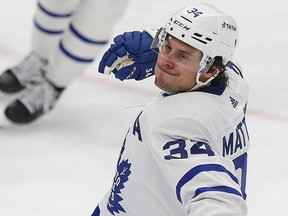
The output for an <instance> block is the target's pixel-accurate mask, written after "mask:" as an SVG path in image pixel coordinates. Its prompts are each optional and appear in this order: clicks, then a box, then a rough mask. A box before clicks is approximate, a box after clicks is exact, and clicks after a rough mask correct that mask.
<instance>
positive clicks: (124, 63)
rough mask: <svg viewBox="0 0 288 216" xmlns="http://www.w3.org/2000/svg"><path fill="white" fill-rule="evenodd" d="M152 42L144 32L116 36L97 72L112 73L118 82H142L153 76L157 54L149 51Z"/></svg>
mask: <svg viewBox="0 0 288 216" xmlns="http://www.w3.org/2000/svg"><path fill="white" fill-rule="evenodd" d="M152 40H153V38H152V37H151V36H150V35H149V34H148V33H147V32H145V31H144V32H139V31H134V32H126V33H124V34H122V35H118V36H116V37H115V38H114V43H113V44H112V45H111V46H110V48H109V49H108V50H107V51H106V52H105V54H104V55H103V57H102V59H101V61H100V64H99V72H100V73H104V74H110V73H111V72H113V73H114V74H115V77H116V78H117V79H120V80H124V79H135V80H142V79H145V78H147V77H149V76H152V75H154V67H155V65H156V61H157V53H156V52H154V51H153V50H151V49H150V45H151V43H152Z"/></svg>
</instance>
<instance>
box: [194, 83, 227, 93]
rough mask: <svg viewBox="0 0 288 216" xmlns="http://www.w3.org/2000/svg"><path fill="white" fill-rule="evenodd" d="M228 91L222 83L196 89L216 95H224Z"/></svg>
mask: <svg viewBox="0 0 288 216" xmlns="http://www.w3.org/2000/svg"><path fill="white" fill-rule="evenodd" d="M225 89H226V85H225V83H224V82H221V83H220V84H219V85H215V86H205V87H203V88H200V89H196V90H195V91H200V92H206V93H210V94H215V95H222V94H223V92H224V91H225Z"/></svg>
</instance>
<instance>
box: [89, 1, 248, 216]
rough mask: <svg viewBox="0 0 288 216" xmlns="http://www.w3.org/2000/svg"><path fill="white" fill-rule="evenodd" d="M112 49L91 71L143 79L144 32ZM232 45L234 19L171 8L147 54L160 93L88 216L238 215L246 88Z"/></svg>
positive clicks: (197, 7)
mask: <svg viewBox="0 0 288 216" xmlns="http://www.w3.org/2000/svg"><path fill="white" fill-rule="evenodd" d="M114 42H115V44H112V46H111V48H110V49H109V50H108V51H107V52H106V53H105V55H104V57H103V58H102V61H101V63H100V67H99V70H100V72H102V73H104V72H105V73H109V71H110V72H111V71H112V72H113V73H115V75H116V77H117V78H120V79H126V78H127V79H129V78H133V77H136V78H137V77H139V76H143V77H145V76H146V74H147V73H148V72H151V70H150V69H151V58H150V57H151V55H152V54H151V55H150V54H148V55H147V53H149V48H148V47H149V46H148V43H149V40H148V39H147V33H146V32H143V33H140V32H130V33H124V34H123V35H119V36H117V37H116V38H115V40H114ZM237 44H238V27H237V25H236V23H235V21H234V19H233V18H232V17H231V16H229V15H226V14H224V13H222V12H220V11H219V10H217V9H216V8H215V7H213V6H210V5H206V4H194V5H188V6H187V7H184V8H182V9H180V10H179V11H178V12H176V13H175V14H173V15H172V16H171V19H170V20H169V22H168V23H167V24H166V26H165V28H162V29H160V30H159V32H158V34H157V35H156V36H155V38H154V42H153V44H152V47H154V48H155V50H156V51H157V50H159V51H158V52H159V54H158V60H157V63H156V66H155V84H156V86H158V87H159V88H160V89H162V90H163V92H161V93H160V94H159V95H158V96H156V97H155V99H154V100H153V101H152V102H151V103H149V104H148V105H147V106H145V107H144V108H143V110H142V111H141V112H140V113H139V115H138V116H137V118H136V119H135V121H134V122H133V123H132V125H131V127H130V129H129V130H128V133H127V135H126V137H125V139H124V143H123V147H122V149H121V152H120V156H119V160H118V163H117V170H116V174H115V178H114V181H113V184H112V187H111V189H110V190H109V191H108V192H107V194H106V195H105V197H104V198H103V200H102V201H101V202H100V204H99V205H98V206H97V207H96V209H95V211H94V212H93V214H92V216H108V215H111V216H112V215H127V216H135V215H137V216H147V215H152V216H168V215H171V216H175V215H177V216H184V215H190V216H198V215H209V216H216V215H217V216H220V215H221V216H244V215H246V214H247V207H246V201H245V200H246V194H245V184H246V169H247V150H248V147H249V136H248V131H247V126H246V119H245V110H246V103H247V94H248V87H247V84H246V83H245V81H244V79H243V75H242V71H241V68H240V67H239V66H238V65H236V64H235V63H233V62H231V57H232V55H233V53H234V51H235V49H236V45H237ZM139 47H140V48H139ZM137 50H138V52H139V53H138V54H137ZM146 51H147V52H146ZM143 53H144V54H143ZM125 58H126V59H128V58H129V59H130V60H129V61H128V60H125V61H124V62H122V61H123V59H125ZM146 60H147V62H148V65H147V66H146V64H145V61H146ZM120 62H122V63H120Z"/></svg>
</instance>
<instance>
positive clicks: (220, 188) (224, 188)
mask: <svg viewBox="0 0 288 216" xmlns="http://www.w3.org/2000/svg"><path fill="white" fill-rule="evenodd" d="M209 191H217V192H224V193H230V194H234V195H237V196H240V197H243V196H242V194H241V193H240V192H239V191H238V190H236V189H234V188H231V187H228V186H215V187H202V188H198V189H197V190H196V191H195V194H194V196H193V197H192V199H193V198H195V197H197V196H198V195H200V194H202V193H204V192H209Z"/></svg>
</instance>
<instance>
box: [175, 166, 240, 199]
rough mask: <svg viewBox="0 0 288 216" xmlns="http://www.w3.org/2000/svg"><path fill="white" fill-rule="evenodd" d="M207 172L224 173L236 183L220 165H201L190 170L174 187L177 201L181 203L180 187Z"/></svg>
mask: <svg viewBox="0 0 288 216" xmlns="http://www.w3.org/2000/svg"><path fill="white" fill-rule="evenodd" d="M208 171H216V172H223V173H226V174H227V175H228V176H229V177H230V178H231V179H232V180H233V181H234V182H235V183H237V184H239V183H238V179H237V177H235V176H234V175H233V174H232V173H231V172H230V171H229V170H227V169H226V168H225V167H223V166H222V165H219V164H203V165H199V166H196V167H194V168H192V169H190V170H189V171H188V172H187V173H186V174H185V175H184V176H183V177H182V178H181V179H180V181H179V182H178V184H177V186H176V195H177V199H178V200H179V201H180V202H181V203H182V200H181V196H180V193H181V189H182V187H183V186H184V185H185V184H186V183H187V182H189V181H190V180H192V179H193V178H194V177H195V176H197V175H198V174H199V173H202V172H208Z"/></svg>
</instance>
